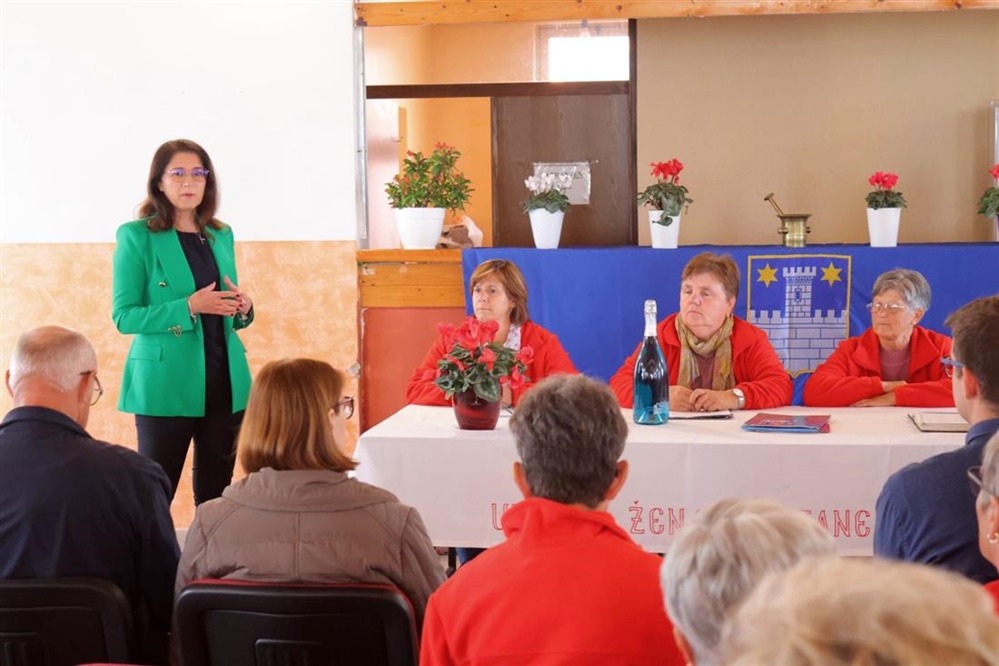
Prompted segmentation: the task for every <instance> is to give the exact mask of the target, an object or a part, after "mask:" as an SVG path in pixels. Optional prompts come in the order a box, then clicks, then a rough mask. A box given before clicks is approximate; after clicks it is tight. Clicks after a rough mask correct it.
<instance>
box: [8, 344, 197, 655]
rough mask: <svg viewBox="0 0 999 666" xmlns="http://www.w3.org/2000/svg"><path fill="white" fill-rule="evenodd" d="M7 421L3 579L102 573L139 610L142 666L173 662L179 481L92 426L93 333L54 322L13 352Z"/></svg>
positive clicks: (95, 383) (96, 386)
mask: <svg viewBox="0 0 999 666" xmlns="http://www.w3.org/2000/svg"><path fill="white" fill-rule="evenodd" d="M6 384H7V390H8V392H9V393H10V394H11V396H12V397H13V402H14V408H13V409H11V410H10V411H9V412H8V413H7V415H6V416H5V417H4V419H3V422H2V423H0V470H2V471H0V474H2V476H3V482H2V483H0V578H3V579H18V578H54V577H63V576H94V577H97V578H104V579H107V580H110V581H112V582H113V583H115V584H116V585H117V586H118V587H119V588H120V589H121V591H122V592H123V593H124V594H125V596H126V597H127V598H128V600H129V602H130V604H131V607H132V613H133V616H134V618H135V627H136V637H137V643H138V647H139V656H140V659H141V660H142V663H162V662H164V660H165V655H166V637H167V633H168V632H169V629H170V615H171V611H172V606H173V581H174V577H175V575H176V570H177V561H178V558H179V555H180V552H179V549H178V546H177V535H176V532H175V531H174V526H173V520H172V519H171V517H170V501H169V496H170V482H169V481H168V480H167V477H166V474H164V472H163V470H162V469H161V468H160V466H159V465H157V464H156V463H155V462H153V461H151V460H149V459H147V458H145V457H143V456H141V455H139V454H138V453H136V452H134V451H132V450H130V449H127V448H124V447H121V446H115V445H112V444H108V443H107V442H102V441H99V440H96V439H94V438H93V437H91V436H90V435H89V434H87V431H86V430H85V428H86V425H87V421H88V420H89V418H90V407H91V405H93V404H95V403H96V402H97V400H99V399H100V397H101V395H102V394H103V392H104V391H103V388H102V387H101V383H100V380H99V379H98V377H97V353H96V352H95V351H94V347H93V345H92V344H91V343H90V341H89V340H87V338H86V337H84V336H83V335H82V334H80V333H78V332H76V331H71V330H69V329H66V328H62V327H59V326H44V327H41V328H36V329H34V330H30V331H28V332H26V333H24V334H23V335H21V336H20V337H19V338H18V340H17V343H16V345H15V346H14V351H13V353H12V355H11V358H10V368H9V369H8V370H7V374H6Z"/></svg>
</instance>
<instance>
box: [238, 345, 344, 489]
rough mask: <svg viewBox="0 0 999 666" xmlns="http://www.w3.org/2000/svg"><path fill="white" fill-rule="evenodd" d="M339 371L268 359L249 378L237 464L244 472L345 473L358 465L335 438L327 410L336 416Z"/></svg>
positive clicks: (320, 364) (316, 363)
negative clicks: (332, 411)
mask: <svg viewBox="0 0 999 666" xmlns="http://www.w3.org/2000/svg"><path fill="white" fill-rule="evenodd" d="M343 383H344V378H343V373H341V372H340V371H339V370H337V369H336V368H334V367H333V366H331V365H330V364H329V363H326V362H325V361H315V360H313V359H309V358H294V359H284V360H280V361H271V362H270V363H268V364H267V365H265V366H264V367H263V368H262V369H261V370H260V373H259V374H258V375H257V376H256V378H255V379H254V380H253V388H252V389H251V390H250V400H249V402H248V403H247V405H246V414H245V415H244V416H243V425H242V426H240V430H239V443H238V444H237V449H238V451H239V462H240V464H242V465H243V469H245V470H246V471H247V473H252V472H259V471H260V470H261V469H263V468H264V467H270V468H272V469H276V470H290V469H329V470H333V471H336V472H346V471H349V470H352V469H354V468H355V467H356V466H357V463H356V462H354V461H353V460H351V459H350V458H348V457H347V455H346V454H345V453H343V452H342V451H341V450H340V448H339V446H338V445H340V446H342V445H343V444H344V442H336V441H335V440H334V439H333V428H332V426H331V425H330V421H329V410H330V409H331V408H332V409H334V410H337V413H339V409H340V407H339V402H340V398H341V396H342V393H343Z"/></svg>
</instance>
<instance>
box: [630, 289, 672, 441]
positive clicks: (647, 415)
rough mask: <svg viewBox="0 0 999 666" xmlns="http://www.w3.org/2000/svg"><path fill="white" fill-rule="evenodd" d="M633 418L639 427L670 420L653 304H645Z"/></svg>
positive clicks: (652, 302) (651, 302) (666, 379)
mask: <svg viewBox="0 0 999 666" xmlns="http://www.w3.org/2000/svg"><path fill="white" fill-rule="evenodd" d="M634 381H635V383H634V387H635V390H634V393H635V397H634V403H633V404H634V418H635V423H638V424H639V425H659V424H661V423H666V422H667V421H669V368H667V367H666V357H664V356H663V350H662V348H661V347H660V346H659V340H658V339H657V338H656V302H655V301H653V300H648V301H645V340H643V341H642V349H641V351H640V352H639V353H638V359H637V360H636V361H635V375H634Z"/></svg>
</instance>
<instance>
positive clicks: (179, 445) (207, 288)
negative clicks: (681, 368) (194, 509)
mask: <svg viewBox="0 0 999 666" xmlns="http://www.w3.org/2000/svg"><path fill="white" fill-rule="evenodd" d="M146 186H147V187H146V189H147V196H146V200H145V201H144V202H143V203H142V204H141V206H140V208H139V213H140V216H141V218H140V219H138V220H135V221H133V222H127V223H125V224H123V225H122V226H121V227H119V229H118V234H117V244H116V246H115V251H114V270H113V294H112V312H111V316H112V318H113V319H114V322H115V326H117V328H118V330H119V331H120V332H121V333H124V334H126V335H132V336H134V337H133V339H132V346H131V349H130V350H129V352H128V357H127V358H126V360H125V368H124V372H123V375H122V382H121V393H120V396H119V399H118V409H120V410H121V411H124V412H130V413H132V414H135V426H136V430H137V433H138V440H139V452H140V453H142V454H143V455H145V456H147V457H149V458H151V459H153V460H155V461H156V462H158V463H159V464H160V466H162V467H163V470H164V471H165V472H166V473H167V476H168V477H169V478H170V483H171V485H172V489H173V492H174V493H176V491H177V484H178V482H179V480H180V475H181V470H182V469H183V467H184V459H185V458H186V456H187V451H188V448H189V447H190V444H191V440H192V439H193V440H194V501H195V503H196V504H200V503H201V502H204V501H206V500H210V499H213V498H215V497H218V496H219V495H221V494H222V490H223V489H224V488H225V487H226V486H227V485H229V482H230V481H231V479H232V470H233V463H234V461H235V457H234V453H233V450H234V446H235V441H236V433H237V431H238V429H239V424H240V422H241V421H242V418H243V410H244V409H245V407H246V401H247V396H248V395H249V392H250V368H249V365H248V364H247V362H246V351H245V349H244V347H243V343H242V342H241V341H240V339H239V337H238V336H237V335H236V331H238V330H240V329H243V328H245V327H247V326H249V325H250V324H251V323H252V322H253V302H252V301H251V300H250V297H249V296H248V295H247V294H246V292H244V291H242V290H240V288H239V287H238V286H237V284H238V282H239V280H238V278H237V276H236V257H235V253H234V250H233V235H232V230H231V229H230V228H229V226H228V225H226V224H224V223H222V222H220V221H219V220H218V219H216V217H215V211H216V208H217V206H218V182H217V180H216V175H215V170H214V167H213V165H212V161H211V158H210V157H209V156H208V153H207V152H206V151H205V149H204V148H202V147H201V146H199V145H198V144H196V143H194V142H193V141H188V140H186V139H178V140H175V141H168V142H167V143H164V144H163V145H162V146H160V147H159V149H158V150H157V151H156V154H155V155H154V156H153V161H152V165H151V166H150V169H149V178H148V179H147V183H146Z"/></svg>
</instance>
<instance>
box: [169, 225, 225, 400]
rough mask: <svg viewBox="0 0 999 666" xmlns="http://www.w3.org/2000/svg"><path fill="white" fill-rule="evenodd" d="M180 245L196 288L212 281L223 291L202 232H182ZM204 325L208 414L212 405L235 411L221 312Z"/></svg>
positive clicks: (204, 319)
mask: <svg viewBox="0 0 999 666" xmlns="http://www.w3.org/2000/svg"><path fill="white" fill-rule="evenodd" d="M177 237H178V238H179V239H180V246H181V247H182V248H184V254H185V255H186V256H187V263H188V264H189V265H190V267H191V273H193V274H194V287H195V288H196V289H204V288H205V287H207V286H208V285H210V284H211V283H212V282H214V283H215V291H222V289H223V287H224V286H225V285H223V284H222V279H221V276H219V267H218V264H216V263H215V255H213V254H212V248H211V246H210V245H209V243H210V241H208V240H207V239H206V238H205V237H204V236H203V235H202V234H200V233H197V232H192V231H178V232H177ZM201 327H202V329H203V330H204V332H205V385H206V387H207V390H206V391H205V402H206V404H205V413H206V414H207V413H208V412H211V411H215V410H214V409H212V408H211V407H212V406H213V403H224V402H225V401H226V400H228V404H218V409H220V410H230V411H231V410H232V397H231V389H230V384H229V356H228V353H227V352H226V346H225V328H224V326H223V322H222V316H221V315H212V314H202V315H201Z"/></svg>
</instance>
